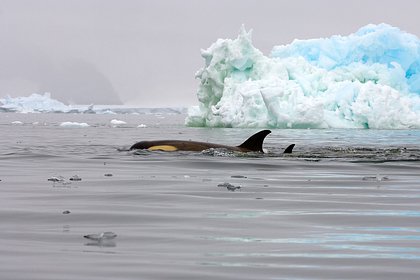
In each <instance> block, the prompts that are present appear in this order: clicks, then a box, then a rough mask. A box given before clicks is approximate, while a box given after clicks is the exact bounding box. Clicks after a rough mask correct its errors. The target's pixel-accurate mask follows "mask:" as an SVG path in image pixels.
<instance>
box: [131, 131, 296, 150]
mask: <svg viewBox="0 0 420 280" xmlns="http://www.w3.org/2000/svg"><path fill="white" fill-rule="evenodd" d="M270 133H271V131H270V130H261V131H259V132H257V133H255V134H254V135H252V136H251V137H249V138H248V139H247V140H245V142H243V143H242V144H241V145H239V146H228V145H222V144H214V143H208V142H197V141H183V140H156V141H141V142H137V143H135V144H134V145H133V146H131V147H130V150H136V149H142V150H151V151H155V150H158V151H195V152H201V151H204V150H207V149H210V148H214V149H218V148H220V149H226V150H230V151H236V152H243V153H247V152H261V153H263V142H264V139H265V137H266V136H267V135H268V134H270ZM294 146H295V144H291V145H290V146H289V147H287V148H286V150H284V153H291V152H292V150H293V147H294Z"/></svg>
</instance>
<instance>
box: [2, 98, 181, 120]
mask: <svg viewBox="0 0 420 280" xmlns="http://www.w3.org/2000/svg"><path fill="white" fill-rule="evenodd" d="M0 112H16V113H78V114H79V113H80V114H109V115H116V114H137V115H139V114H185V113H186V112H187V109H186V108H184V107H174V108H141V107H131V106H125V105H93V104H90V105H65V104H64V103H62V102H60V101H58V100H55V99H53V98H52V97H51V94H50V93H44V94H37V93H33V94H31V95H30V96H21V97H11V96H6V97H4V98H0Z"/></svg>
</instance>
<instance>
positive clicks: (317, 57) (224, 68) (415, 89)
mask: <svg viewBox="0 0 420 280" xmlns="http://www.w3.org/2000/svg"><path fill="white" fill-rule="evenodd" d="M202 56H203V58H204V59H205V67H203V68H202V69H201V70H200V71H199V72H198V73H197V75H196V76H197V78H199V79H200V80H201V84H200V86H199V89H198V92H197V96H198V101H199V106H196V107H192V108H190V110H189V113H188V117H187V119H186V124H187V125H189V126H210V127H273V128H376V129H409V128H420V40H419V39H418V38H417V37H416V36H414V35H412V34H408V33H406V32H403V31H401V30H399V29H398V28H396V27H392V26H390V25H387V24H380V25H373V24H370V25H367V26H365V27H363V28H361V29H360V30H359V31H357V32H356V33H354V34H350V35H349V36H333V37H331V38H327V39H312V40H295V41H294V42H292V43H291V44H289V45H285V46H275V47H274V48H273V50H272V52H271V55H270V57H268V56H265V55H264V54H263V53H262V52H261V51H259V50H258V49H256V48H255V47H254V46H253V45H252V41H251V32H246V31H245V29H244V28H242V30H241V32H240V34H239V36H238V38H237V39H235V40H231V39H226V40H222V39H219V40H217V41H216V42H215V43H213V44H212V45H211V46H210V47H209V48H208V49H207V50H203V51H202Z"/></svg>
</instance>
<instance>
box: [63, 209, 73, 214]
mask: <svg viewBox="0 0 420 280" xmlns="http://www.w3.org/2000/svg"><path fill="white" fill-rule="evenodd" d="M70 213H71V212H70V210H65V211H63V214H70Z"/></svg>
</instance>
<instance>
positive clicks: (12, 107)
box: [0, 92, 71, 113]
mask: <svg viewBox="0 0 420 280" xmlns="http://www.w3.org/2000/svg"><path fill="white" fill-rule="evenodd" d="M0 105H1V106H0V109H1V110H3V111H8V112H20V113H35V112H39V113H46V112H68V111H70V110H71V108H70V107H69V106H67V105H65V104H64V103H61V102H60V101H58V100H55V99H52V98H51V94H50V93H48V92H47V93H44V94H43V95H41V94H37V93H33V94H31V95H30V96H28V97H15V98H14V97H10V96H6V97H4V98H0Z"/></svg>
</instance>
